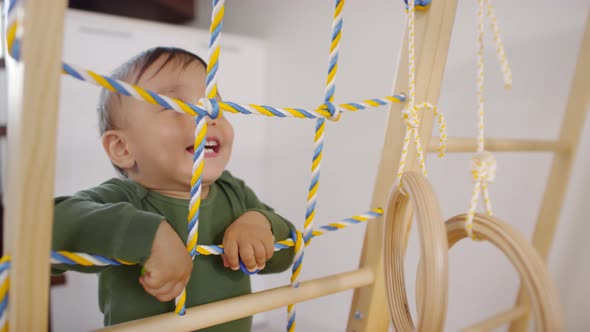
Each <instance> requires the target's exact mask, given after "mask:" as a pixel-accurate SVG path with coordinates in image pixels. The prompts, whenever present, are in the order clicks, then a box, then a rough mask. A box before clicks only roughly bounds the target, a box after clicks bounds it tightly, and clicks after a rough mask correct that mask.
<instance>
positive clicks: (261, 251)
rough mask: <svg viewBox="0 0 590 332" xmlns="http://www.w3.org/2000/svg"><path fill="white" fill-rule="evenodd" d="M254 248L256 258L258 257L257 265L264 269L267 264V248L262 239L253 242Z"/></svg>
mask: <svg viewBox="0 0 590 332" xmlns="http://www.w3.org/2000/svg"><path fill="white" fill-rule="evenodd" d="M252 248H253V249H254V258H255V259H256V266H257V267H258V269H259V270H262V269H264V265H266V250H265V248H264V244H263V243H262V241H258V242H253V243H252Z"/></svg>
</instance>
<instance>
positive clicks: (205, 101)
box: [199, 97, 221, 120]
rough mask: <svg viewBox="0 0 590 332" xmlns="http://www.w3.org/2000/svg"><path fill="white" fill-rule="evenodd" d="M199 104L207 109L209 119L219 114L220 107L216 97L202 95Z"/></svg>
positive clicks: (215, 117)
mask: <svg viewBox="0 0 590 332" xmlns="http://www.w3.org/2000/svg"><path fill="white" fill-rule="evenodd" d="M199 104H200V105H201V106H202V107H203V109H205V111H207V114H209V117H210V118H211V119H213V120H215V119H217V118H218V117H219V116H220V115H221V109H220V108H219V102H218V101H217V99H215V98H204V97H203V98H201V99H199Z"/></svg>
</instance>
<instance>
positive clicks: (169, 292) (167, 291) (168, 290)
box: [151, 282, 179, 302]
mask: <svg viewBox="0 0 590 332" xmlns="http://www.w3.org/2000/svg"><path fill="white" fill-rule="evenodd" d="M177 284H179V283H177V282H169V283H167V284H166V285H164V287H162V288H160V289H157V290H155V291H153V292H152V293H151V294H152V295H153V296H154V297H155V298H156V299H158V301H160V302H168V301H171V300H173V299H174V298H175V297H176V296H175V295H174V292H173V290H174V288H175V287H176V285H177Z"/></svg>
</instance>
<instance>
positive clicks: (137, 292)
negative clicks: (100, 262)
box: [52, 171, 294, 332]
mask: <svg viewBox="0 0 590 332" xmlns="http://www.w3.org/2000/svg"><path fill="white" fill-rule="evenodd" d="M188 204H189V200H185V199H176V198H171V197H167V196H163V195H161V194H158V193H156V192H153V191H149V190H147V189H146V188H144V187H142V186H140V185H139V184H137V183H136V182H133V181H131V180H128V179H111V180H108V181H106V182H104V183H103V184H101V185H99V186H97V187H95V188H92V189H89V190H85V191H81V192H78V193H76V194H75V195H73V196H68V197H58V198H56V202H55V215H54V220H55V225H54V232H53V248H52V249H53V250H56V251H57V250H66V251H71V252H85V253H89V254H94V255H102V256H106V257H109V258H117V259H122V260H125V261H129V262H138V263H139V264H137V265H133V266H109V267H82V266H66V265H54V266H53V267H52V270H53V273H62V272H64V271H67V270H75V271H79V272H87V273H99V290H98V292H99V307H100V310H101V311H102V313H103V314H104V324H105V325H114V324H118V323H122V322H126V321H130V320H135V319H140V318H144V317H148V316H152V315H156V314H161V313H166V312H171V311H174V301H170V302H166V303H164V302H160V301H158V300H157V299H156V298H154V297H153V296H151V295H149V294H148V293H146V292H145V290H144V289H143V287H142V286H141V284H140V283H139V281H138V279H139V277H140V273H141V265H142V264H143V263H145V261H146V260H147V259H148V258H149V254H150V251H151V247H152V242H153V239H154V235H155V233H156V230H157V228H158V225H159V224H160V222H162V220H166V221H168V222H169V223H170V225H171V226H172V227H173V228H174V230H175V231H176V232H177V233H178V235H179V236H180V238H181V239H186V238H187V236H188V222H187V216H188ZM252 210H255V211H259V212H261V213H262V214H263V215H265V216H266V218H267V219H268V220H269V222H270V224H271V227H272V232H273V235H274V236H275V239H277V240H282V239H285V238H288V237H289V236H290V232H291V231H292V230H294V226H293V225H292V224H291V223H290V222H288V221H287V220H285V219H284V218H282V217H281V216H279V215H278V214H276V213H275V212H274V211H273V210H272V209H271V208H270V207H268V206H267V205H265V204H264V203H262V202H261V201H260V200H259V199H258V198H257V197H256V195H255V194H254V192H253V191H252V190H251V189H250V188H248V187H247V186H246V184H245V183H244V182H243V181H242V180H240V179H238V178H236V177H233V176H232V174H230V173H229V172H228V171H225V172H224V173H223V175H222V176H221V177H220V178H219V179H218V180H217V181H216V182H215V183H214V184H213V185H211V188H210V192H209V195H208V196H207V198H206V199H204V200H203V201H202V203H201V209H200V215H199V229H198V231H199V237H198V244H221V243H222V242H223V235H224V232H225V229H226V228H227V227H228V226H229V225H230V224H231V223H232V222H233V221H234V220H236V219H237V218H238V217H239V216H240V215H242V214H243V213H244V212H246V211H252ZM293 256H294V253H293V250H292V249H287V250H281V251H277V252H275V253H274V255H273V257H272V258H271V259H270V260H269V261H268V262H267V263H266V267H265V268H264V270H263V271H260V273H261V274H263V273H278V272H282V271H285V270H286V269H288V268H289V266H290V265H291V263H292V260H293ZM186 290H187V297H186V301H187V302H186V304H187V307H192V306H197V305H200V304H204V303H209V302H213V301H217V300H221V299H227V298H231V297H235V296H239V295H244V294H248V293H250V292H251V285H250V278H249V276H248V275H246V274H245V273H243V272H241V271H232V270H231V269H228V268H226V267H224V266H223V262H222V260H221V257H219V256H196V257H195V261H194V267H193V272H192V275H191V278H190V281H189V283H188V285H187V289H186ZM251 323H252V319H251V317H247V318H243V319H240V320H236V321H232V322H228V323H225V324H221V325H217V326H214V327H210V328H207V329H203V330H200V331H207V332H226V331H232V332H243V331H250V329H251Z"/></svg>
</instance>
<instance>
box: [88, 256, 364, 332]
mask: <svg viewBox="0 0 590 332" xmlns="http://www.w3.org/2000/svg"><path fill="white" fill-rule="evenodd" d="M374 280H375V274H374V273H373V271H372V270H371V269H370V268H361V269H358V270H354V271H350V272H344V273H339V274H335V275H332V276H327V277H323V278H318V279H314V280H309V281H304V282H302V283H301V284H299V287H298V288H294V287H292V286H283V287H279V288H275V289H269V290H265V291H260V292H256V293H252V294H247V295H242V296H238V297H235V298H231V299H226V300H221V301H217V302H212V303H207V304H203V305H200V306H196V307H193V308H189V309H187V311H186V314H185V316H183V317H180V316H178V315H177V314H175V313H174V312H170V313H165V314H160V315H155V316H151V317H147V318H144V319H138V320H135V321H130V322H126V323H121V324H117V325H114V326H109V327H106V328H102V329H99V330H96V331H102V332H106V331H109V332H114V331H144V332H152V331H153V332H156V331H192V330H197V329H201V328H205V327H209V326H213V325H216V324H220V323H222V322H229V321H232V320H235V319H239V318H243V317H248V316H251V315H254V314H256V313H259V312H265V311H269V310H272V309H277V308H280V307H283V306H286V305H288V304H294V303H299V302H303V301H307V300H311V299H314V298H318V297H322V296H326V295H330V294H334V293H338V292H342V291H345V290H349V289H355V288H359V287H365V286H369V285H371V284H372V283H373V282H374Z"/></svg>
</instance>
